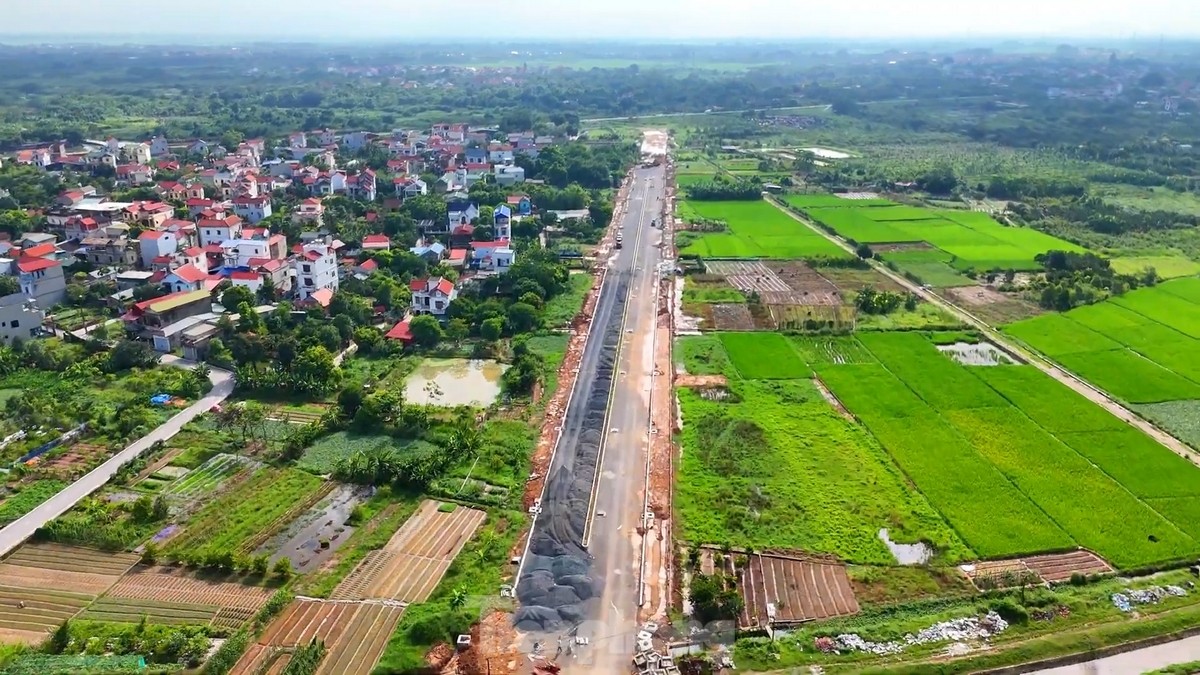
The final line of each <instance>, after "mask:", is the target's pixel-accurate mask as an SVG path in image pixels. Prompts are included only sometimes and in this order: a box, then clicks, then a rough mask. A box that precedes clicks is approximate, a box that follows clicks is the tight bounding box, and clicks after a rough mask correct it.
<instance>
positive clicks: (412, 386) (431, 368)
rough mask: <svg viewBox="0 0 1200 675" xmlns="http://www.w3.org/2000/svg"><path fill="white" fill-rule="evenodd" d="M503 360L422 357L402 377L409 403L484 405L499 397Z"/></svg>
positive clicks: (506, 367) (503, 367) (505, 366)
mask: <svg viewBox="0 0 1200 675" xmlns="http://www.w3.org/2000/svg"><path fill="white" fill-rule="evenodd" d="M506 370H508V366H507V365H506V364H503V363H500V362H498V361H490V360H482V359H470V360H468V359H425V360H424V361H422V362H421V365H419V366H417V369H416V370H414V371H413V372H412V374H411V375H409V376H408V379H407V380H405V381H404V400H405V401H406V402H409V403H418V404H426V405H440V406H447V407H453V406H458V405H469V406H475V407H479V408H483V407H487V406H489V405H491V404H492V403H494V402H495V401H496V399H497V398H499V397H500V377H501V376H502V375H504V371H506Z"/></svg>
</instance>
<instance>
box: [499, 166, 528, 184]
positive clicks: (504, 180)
mask: <svg viewBox="0 0 1200 675" xmlns="http://www.w3.org/2000/svg"><path fill="white" fill-rule="evenodd" d="M495 175H496V185H499V186H501V187H507V186H510V185H516V184H517V183H524V182H525V169H523V168H522V167H519V166H497V167H496V174H495Z"/></svg>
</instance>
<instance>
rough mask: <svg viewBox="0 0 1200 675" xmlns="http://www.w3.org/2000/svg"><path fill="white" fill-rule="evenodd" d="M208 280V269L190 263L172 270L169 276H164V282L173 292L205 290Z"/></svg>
mask: <svg viewBox="0 0 1200 675" xmlns="http://www.w3.org/2000/svg"><path fill="white" fill-rule="evenodd" d="M206 281H208V270H206V269H203V268H200V267H196V266H195V265H190V264H189V265H183V266H180V267H176V268H175V269H173V270H171V272H169V273H168V274H167V276H165V277H163V280H162V283H163V285H164V286H166V287H167V288H168V289H170V291H171V292H172V293H182V292H184V291H199V290H203V289H204V288H205V282H206Z"/></svg>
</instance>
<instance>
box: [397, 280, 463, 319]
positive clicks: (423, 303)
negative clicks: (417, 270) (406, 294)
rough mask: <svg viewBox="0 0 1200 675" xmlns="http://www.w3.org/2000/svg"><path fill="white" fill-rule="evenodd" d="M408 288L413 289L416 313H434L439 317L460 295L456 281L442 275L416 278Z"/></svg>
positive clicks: (413, 307) (413, 302) (413, 305)
mask: <svg viewBox="0 0 1200 675" xmlns="http://www.w3.org/2000/svg"><path fill="white" fill-rule="evenodd" d="M408 289H409V290H410V291H412V311H413V313H414V314H432V315H433V316H436V317H438V318H442V317H444V316H445V315H446V310H447V309H448V308H449V307H450V303H451V302H452V301H453V300H454V299H455V298H456V297H458V289H456V288H455V287H454V282H453V281H450V280H449V279H443V278H441V277H426V278H424V279H414V280H413V281H412V282H411V283H410V284H409V285H408Z"/></svg>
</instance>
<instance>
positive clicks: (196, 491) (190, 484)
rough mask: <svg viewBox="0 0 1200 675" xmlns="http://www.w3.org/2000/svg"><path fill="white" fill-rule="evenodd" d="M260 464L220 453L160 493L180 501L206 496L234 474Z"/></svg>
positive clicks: (254, 467) (252, 469) (257, 466)
mask: <svg viewBox="0 0 1200 675" xmlns="http://www.w3.org/2000/svg"><path fill="white" fill-rule="evenodd" d="M261 466H262V464H260V463H258V462H256V461H254V460H252V459H247V458H245V457H240V456H238V455H229V454H225V453H221V454H219V455H215V456H214V457H212V458H211V459H209V460H208V461H207V462H205V463H204V464H202V465H200V466H199V467H198V468H196V469H195V470H194V471H190V472H188V473H187V474H186V475H185V476H183V477H182V478H180V479H179V480H177V481H175V482H174V483H172V484H170V485H169V486H167V487H166V488H165V489H164V490H163V491H162V493H163V494H164V495H167V496H168V497H170V498H172V500H175V501H181V502H188V501H192V500H194V499H198V498H201V497H208V496H210V495H211V494H212V493H213V492H215V491H217V490H219V489H220V486H221V483H223V482H225V481H226V480H227V479H229V478H230V477H232V476H234V475H235V474H238V473H240V472H241V471H244V470H250V471H254V470H256V469H258V468H259V467H261Z"/></svg>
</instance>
